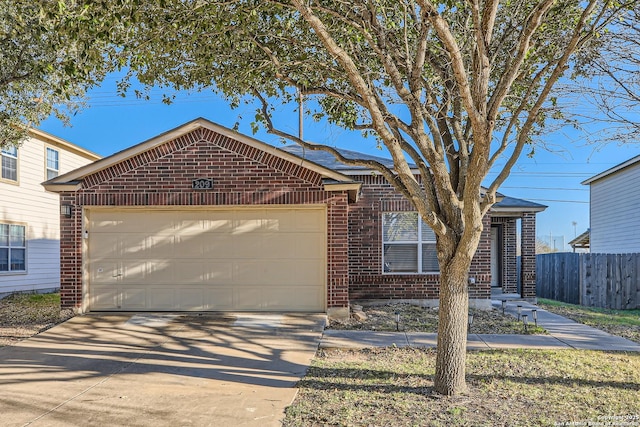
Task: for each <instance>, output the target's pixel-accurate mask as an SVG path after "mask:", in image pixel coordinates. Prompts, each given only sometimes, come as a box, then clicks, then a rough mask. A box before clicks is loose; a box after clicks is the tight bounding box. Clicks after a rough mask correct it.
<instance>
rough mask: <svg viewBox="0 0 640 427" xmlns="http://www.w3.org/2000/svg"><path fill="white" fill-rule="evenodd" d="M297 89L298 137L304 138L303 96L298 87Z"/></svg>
mask: <svg viewBox="0 0 640 427" xmlns="http://www.w3.org/2000/svg"><path fill="white" fill-rule="evenodd" d="M297 90H298V138H300V139H301V140H304V130H303V127H304V124H303V114H304V96H303V95H302V91H301V90H300V88H297Z"/></svg>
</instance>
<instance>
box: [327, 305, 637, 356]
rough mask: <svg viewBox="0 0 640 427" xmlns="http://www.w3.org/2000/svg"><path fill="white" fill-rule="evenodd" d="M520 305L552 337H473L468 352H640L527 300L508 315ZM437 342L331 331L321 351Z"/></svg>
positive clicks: (427, 336)
mask: <svg viewBox="0 0 640 427" xmlns="http://www.w3.org/2000/svg"><path fill="white" fill-rule="evenodd" d="M493 304H494V306H496V307H498V308H499V307H501V303H500V301H493ZM518 305H521V306H522V314H526V315H528V316H529V321H530V323H531V324H533V317H532V315H531V309H537V314H538V325H539V326H541V327H543V328H544V329H546V330H547V332H548V335H507V334H469V335H468V336H467V349H468V350H489V349H514V348H535V349H578V350H606V351H638V352H640V344H637V343H635V342H633V341H629V340H628V339H625V338H621V337H618V336H615V335H611V334H608V333H606V332H604V331H601V330H599V329H595V328H592V327H590V326H586V325H583V324H581V323H577V322H574V321H573V320H569V319H567V318H565V317H562V316H559V315H557V314H553V313H549V312H548V311H546V310H543V309H541V308H539V307H537V306H535V305H533V304H529V303H527V302H524V301H510V302H509V303H508V304H507V308H506V312H507V313H509V314H511V315H513V316H514V317H517V306H518ZM499 309H500V308H499ZM472 330H473V328H472ZM436 343H437V335H436V334H432V333H422V332H375V331H342V330H333V329H327V330H325V331H324V334H323V336H322V340H321V342H320V348H341V349H361V348H367V347H392V346H396V347H435V346H436Z"/></svg>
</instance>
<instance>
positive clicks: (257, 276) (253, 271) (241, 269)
mask: <svg viewBox="0 0 640 427" xmlns="http://www.w3.org/2000/svg"><path fill="white" fill-rule="evenodd" d="M265 264H266V262H265V261H258V260H256V261H253V260H246V261H232V265H233V281H232V283H233V284H236V285H247V284H249V285H252V284H255V283H261V282H263V281H265V280H269V278H268V277H265V274H264V273H265Z"/></svg>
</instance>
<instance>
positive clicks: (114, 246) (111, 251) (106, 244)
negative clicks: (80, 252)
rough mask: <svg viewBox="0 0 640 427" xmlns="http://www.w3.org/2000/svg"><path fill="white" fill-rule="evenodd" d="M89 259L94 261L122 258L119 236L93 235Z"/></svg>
mask: <svg viewBox="0 0 640 427" xmlns="http://www.w3.org/2000/svg"><path fill="white" fill-rule="evenodd" d="M89 257H90V259H92V260H99V259H103V258H121V257H122V243H121V239H120V236H119V235H118V234H102V233H101V235H97V234H95V235H94V234H93V233H92V234H91V236H90V239H89Z"/></svg>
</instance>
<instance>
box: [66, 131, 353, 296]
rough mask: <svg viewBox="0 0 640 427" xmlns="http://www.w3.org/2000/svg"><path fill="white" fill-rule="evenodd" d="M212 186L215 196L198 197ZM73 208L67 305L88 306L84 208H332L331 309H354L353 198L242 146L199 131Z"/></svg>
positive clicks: (147, 155) (69, 197)
mask: <svg viewBox="0 0 640 427" xmlns="http://www.w3.org/2000/svg"><path fill="white" fill-rule="evenodd" d="M202 176H206V177H208V178H213V182H214V188H215V190H214V191H206V192H203V191H198V190H193V189H192V180H193V179H195V178H199V177H202ZM60 200H61V203H62V204H71V205H73V207H74V210H73V215H72V217H71V218H66V217H61V230H62V232H61V236H62V237H61V242H60V247H61V257H60V266H61V288H60V291H61V299H62V306H63V307H71V308H81V307H82V306H83V301H82V297H83V290H85V289H83V259H82V254H83V251H82V244H83V242H82V233H83V230H82V221H83V208H85V207H92V206H93V207H95V206H110V207H113V206H146V207H160V206H174V207H181V206H183V207H188V206H239V205H305V204H312V205H326V206H327V217H328V219H327V264H328V265H327V307H328V308H331V307H346V306H347V305H348V289H347V286H348V279H347V277H348V265H347V247H348V241H347V226H348V225H347V214H348V213H347V204H348V196H347V193H346V191H337V192H329V191H325V190H324V189H323V186H322V177H321V176H320V174H319V173H317V172H314V171H312V170H310V169H307V168H305V167H302V166H300V165H297V164H294V163H292V162H289V161H286V160H283V159H282V158H279V157H277V156H275V155H273V154H270V153H267V152H265V151H261V150H258V149H256V148H253V147H250V146H248V145H245V144H243V143H242V142H239V141H236V140H234V139H231V138H228V137H226V136H223V135H220V134H217V133H215V132H213V131H211V130H208V129H198V130H195V131H192V132H189V133H187V134H185V135H183V136H181V137H178V138H176V139H174V140H172V141H169V142H167V143H165V144H162V145H159V146H157V147H155V148H153V149H151V150H148V151H144V152H142V153H140V154H138V155H136V156H134V157H131V158H129V159H126V160H124V161H122V162H119V163H116V164H114V165H112V166H111V167H108V168H106V169H103V170H100V171H98V172H96V173H93V174H91V175H88V176H86V177H85V178H84V179H83V183H82V188H81V189H80V190H78V191H76V192H63V193H61V198H60Z"/></svg>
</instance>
